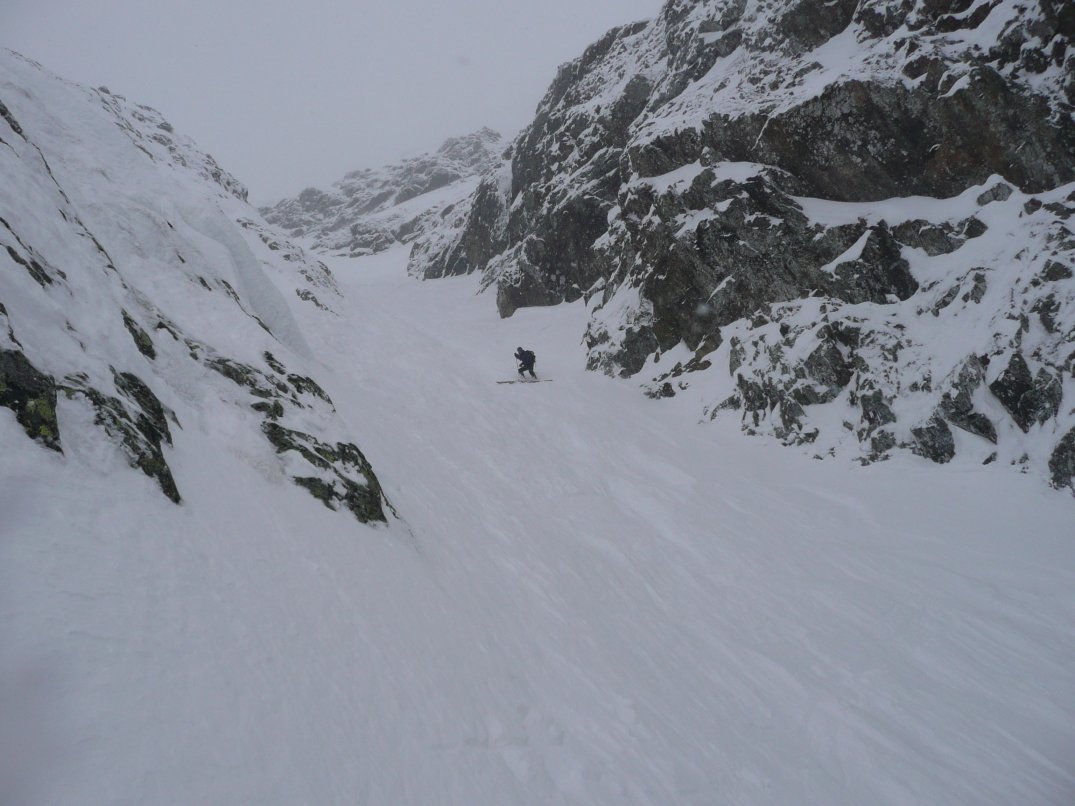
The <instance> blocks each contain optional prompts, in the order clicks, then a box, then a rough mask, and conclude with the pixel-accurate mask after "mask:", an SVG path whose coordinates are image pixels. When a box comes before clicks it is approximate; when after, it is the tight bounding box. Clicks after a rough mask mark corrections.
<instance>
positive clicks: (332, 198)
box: [261, 128, 503, 255]
mask: <svg viewBox="0 0 1075 806" xmlns="http://www.w3.org/2000/svg"><path fill="white" fill-rule="evenodd" d="M502 151H503V143H502V140H501V136H500V134H499V133H498V132H496V131H494V130H492V129H490V128H482V129H479V130H477V131H475V132H471V133H470V134H466V135H462V136H460V137H450V138H448V139H447V140H445V141H444V142H443V143H442V144H441V145H440V147H439V148H437V150H436V151H434V152H431V153H424V154H419V155H417V156H413V157H406V158H404V159H402V160H400V161H399V162H397V163H394V164H392V165H387V166H384V167H382V168H377V169H373V168H361V169H358V170H354V171H350V172H348V173H347V174H345V175H344V176H343V177H342V178H341V179H339V180H337V181H336V182H334V183H333V185H332V189H330V190H327V191H325V190H320V189H318V188H307V189H306V190H304V191H302V192H301V193H300V194H298V196H296V197H294V198H289V199H283V200H282V201H280V202H277V203H276V204H275V205H273V206H271V207H263V208H261V213H262V215H264V216H265V219H266V220H267V221H269V222H270V223H273V224H275V225H277V226H279V227H281V228H282V229H284V230H286V231H287V232H289V233H290V234H291V235H292V236H293V237H306V238H310V239H312V240H313V246H314V248H316V249H321V250H325V251H329V252H337V253H344V254H350V255H362V254H371V253H375V252H380V251H383V250H385V249H388V248H389V247H391V246H393V245H396V244H399V243H409V242H410V241H412V240H413V239H414V238H416V237H417V236H418V235H419V234H420V233H421V232H423V231H424V230H425V229H426V228H427V226H428V225H429V224H430V223H431V222H432V221H434V220H435V218H436V216H437V214H438V213H439V212H440V211H442V210H444V209H445V208H446V207H450V206H451V205H453V204H455V203H456V202H458V201H459V200H460V199H461V198H464V197H466V196H467V195H468V194H469V193H470V191H471V190H473V188H474V184H475V183H476V180H477V177H479V176H480V175H482V174H483V173H485V172H486V171H487V170H489V169H490V168H491V167H492V166H493V165H495V164H497V162H498V161H499V159H500V156H501V152H502Z"/></svg>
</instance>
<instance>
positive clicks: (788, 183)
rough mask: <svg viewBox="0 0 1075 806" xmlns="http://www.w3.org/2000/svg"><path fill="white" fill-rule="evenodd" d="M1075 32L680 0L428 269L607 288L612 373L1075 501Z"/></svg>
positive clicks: (528, 132)
mask: <svg viewBox="0 0 1075 806" xmlns="http://www.w3.org/2000/svg"><path fill="white" fill-rule="evenodd" d="M819 20H820V21H821V23H819V24H815V23H817V21H819ZM1073 38H1075V12H1073V11H1072V7H1071V5H1070V4H1064V3H1060V2H1056V1H1055V0H1041V1H1040V2H1037V3H1031V4H1022V3H1017V2H1014V1H1009V0H1003V1H1002V0H996V1H993V0H990V1H989V2H986V0H951V1H949V0H914V1H913V2H912V0H869V1H868V2H853V1H852V0H841V2H836V3H820V2H815V0H801V1H800V2H790V1H789V0H759V2H755V3H747V2H745V1H744V0H709V1H708V2H703V3H688V2H680V1H679V0H670V2H667V3H665V5H664V7H663V8H662V11H661V13H660V14H659V15H658V17H657V18H656V19H654V20H652V21H650V22H644V23H637V24H633V25H628V26H622V27H619V28H615V29H613V30H612V31H610V32H609V33H608V34H607V35H606V36H605V37H603V38H602V39H600V40H599V41H598V42H596V43H594V44H593V45H592V46H590V48H588V49H587V51H586V52H585V53H584V54H583V55H582V56H580V57H579V58H578V59H577V60H575V61H573V62H570V63H568V64H566V65H564V66H562V67H561V68H560V70H559V72H558V74H557V76H556V78H555V79H554V81H553V82H552V84H551V85H550V87H549V90H548V92H547V93H546V95H545V97H544V98H543V100H542V101H541V103H540V104H539V107H538V111H537V114H536V116H535V119H534V121H533V122H532V123H531V124H530V125H529V126H528V127H527V128H526V129H524V130H523V132H522V133H521V134H520V135H519V136H518V137H517V138H516V139H515V141H514V142H513V144H512V146H511V149H510V152H509V153H508V154H507V155H506V158H505V160H504V161H503V162H502V163H501V165H500V166H499V168H497V169H496V170H495V171H493V172H491V173H490V174H487V175H486V177H485V178H484V179H483V180H482V182H481V184H480V185H479V187H478V188H477V189H476V191H475V192H474V194H473V195H472V196H471V197H470V198H469V199H468V200H466V201H464V202H462V203H460V204H458V205H457V206H456V207H455V208H454V210H453V212H452V214H451V216H448V217H445V219H444V220H443V222H442V224H441V226H440V227H438V228H436V229H434V230H432V231H431V232H429V233H427V234H425V235H423V236H422V237H420V238H419V239H418V240H417V241H416V242H415V244H414V246H413V250H412V259H411V269H410V270H411V271H412V273H414V274H416V275H418V276H421V277H426V278H434V277H442V276H446V275H455V274H464V273H469V272H473V271H479V272H481V273H482V275H483V284H484V286H485V287H488V288H495V291H496V302H497V306H498V309H499V310H500V313H501V315H502V316H510V315H512V314H513V313H514V312H515V311H516V310H517V309H519V308H520V307H526V306H534V305H549V304H558V303H560V302H571V301H573V300H577V299H579V298H585V300H586V302H587V304H588V305H589V307H590V309H591V321H590V324H589V326H588V328H587V331H586V333H585V334H584V339H585V344H586V348H587V352H588V358H587V361H588V365H589V366H590V367H591V368H592V369H595V370H598V371H604V372H606V373H609V374H614V375H620V376H624V377H633V376H636V375H638V376H641V377H645V378H646V386H647V389H648V392H649V393H650V394H652V395H654V396H656V397H671V396H675V395H688V396H690V397H691V398H692V399H694V400H695V401H696V405H697V406H698V410H699V414H700V416H702V417H705V418H709V417H713V416H717V417H727V416H736V415H735V414H734V413H736V412H737V413H738V416H739V417H740V418H741V421H742V428H743V430H744V431H746V432H749V433H762V434H768V435H771V436H774V437H776V438H777V439H779V440H781V441H783V442H786V443H788V444H793V445H799V446H802V447H803V449H804V450H809V451H812V452H814V453H815V454H816V455H818V456H827V455H830V454H831V453H833V452H842V453H847V454H849V455H850V456H852V457H854V458H856V459H857V460H859V461H863V462H873V461H877V460H881V459H884V458H886V457H888V456H890V455H891V452H892V451H893V450H895V449H897V448H906V449H910V450H912V451H915V452H917V453H920V454H921V455H923V456H926V457H928V458H931V459H933V460H934V461H938V462H946V461H948V460H949V459H950V458H951V457H952V456H953V455H954V452H955V450H957V444H956V443H957V442H958V443H960V444H959V446H958V448H959V449H960V450H970V451H972V452H980V453H981V454H982V455H981V459H982V461H1004V462H1010V463H1011V464H1013V465H1014V466H1016V467H1018V468H1023V469H1026V468H1033V469H1034V471H1035V472H1038V473H1041V474H1042V475H1043V476H1045V477H1046V478H1047V479H1048V480H1049V482H1050V483H1052V484H1053V485H1054V486H1068V485H1071V484H1072V483H1073V482H1072V478H1073V473H1072V472H1071V471H1072V470H1073V469H1075V457H1073V456H1072V454H1071V448H1070V446H1071V444H1072V443H1073V442H1075V414H1073V412H1072V411H1071V407H1070V403H1069V401H1071V400H1072V399H1075V384H1073V383H1072V380H1073V378H1075V375H1073V373H1075V358H1073V356H1075V335H1073V332H1075V331H1073V330H1072V324H1073V323H1075V286H1073V284H1072V282H1071V280H1070V277H1069V274H1070V273H1071V266H1072V265H1075V238H1073V236H1072V233H1071V230H1070V229H1069V227H1068V224H1067V221H1068V218H1069V217H1070V216H1071V215H1072V212H1073V210H1075V185H1072V184H1071V182H1072V180H1073V179H1075V123H1073V118H1072V108H1073V102H1075V68H1073V65H1075V55H1073V52H1072V49H1071V48H1070V47H1069V43H1071V42H1072V41H1073ZM939 199H948V202H947V204H941V203H937V200H939ZM987 219H988V222H989V223H988V224H987V223H986V220H987ZM1012 243H1021V246H1020V248H1016V249H1008V248H1007V245H1009V244H1012ZM987 290H988V293H987ZM1006 295H1007V296H1006ZM814 300H817V301H814ZM1043 316H1044V318H1043ZM789 317H792V319H789ZM894 317H895V318H896V319H898V321H899V327H898V328H894V327H893V326H892V324H891V321H892V319H893V318H894ZM938 321H939V323H941V324H942V325H943V326H944V327H942V328H941V329H940V331H938V328H937V327H935V324H937V322H938ZM1012 322H1015V323H1017V326H1011V323H1012ZM766 328H768V329H771V331H772V332H771V333H770V332H768V330H766ZM946 328H947V329H946ZM987 330H988V331H989V332H986V331H987ZM949 336H953V337H954V338H953V339H952V341H954V342H955V343H958V344H960V345H961V350H962V352H961V353H960V354H958V355H956V354H949V351H948V350H947V349H945V347H944V342H945V341H946V340H947V339H949ZM668 354H674V355H675V356H676V358H675V359H673V360H672V363H673V364H675V366H673V367H671V368H669V369H665V368H664V367H657V366H656V364H657V362H658V361H662V357H663V356H665V355H668ZM901 354H902V355H903V356H904V358H903V359H901V358H900V355H901ZM912 355H914V356H916V357H915V358H914V359H913V360H908V359H910V356H912ZM1013 362H1014V363H1013ZM662 363H663V361H662ZM1024 364H1025V365H1026V371H1025V372H1024V371H1023V365H1024ZM979 368H980V371H979ZM1027 376H1030V377H1031V380H1030V381H1027ZM961 379H962V380H961ZM1016 379H1017V380H1016ZM1012 384H1014V386H1012ZM979 388H981V389H983V390H985V391H984V392H983V393H982V394H984V395H985V397H978V392H977V391H976V390H978V389H979ZM970 398H975V399H974V401H973V403H972V402H971V401H970ZM864 401H865V402H864ZM955 401H959V402H958V403H957V402H955ZM1016 401H1022V402H1016ZM986 412H988V413H986ZM972 415H973V416H972ZM982 418H984V420H988V421H989V426H988V427H986V426H985V425H984V421H983V419H982ZM974 423H976V425H975V424H974ZM953 426H954V427H955V429H956V431H957V432H959V431H962V432H966V433H968V434H970V435H972V437H973V439H971V440H970V441H969V442H967V441H966V440H964V439H962V437H958V436H957V434H956V433H954V432H953V430H952V427H953ZM1028 435H1029V436H1028ZM976 440H981V441H980V442H978V441H976ZM994 443H996V444H994Z"/></svg>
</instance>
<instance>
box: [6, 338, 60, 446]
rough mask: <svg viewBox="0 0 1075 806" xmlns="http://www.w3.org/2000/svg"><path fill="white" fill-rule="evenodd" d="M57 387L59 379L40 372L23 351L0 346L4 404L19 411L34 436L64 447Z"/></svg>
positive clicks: (47, 444) (39, 440) (22, 421)
mask: <svg viewBox="0 0 1075 806" xmlns="http://www.w3.org/2000/svg"><path fill="white" fill-rule="evenodd" d="M56 388H57V387H56V382H55V381H54V380H53V379H52V378H51V377H50V376H48V375H45V374H44V373H42V372H39V371H38V370H37V369H36V368H35V367H34V365H33V364H31V363H30V361H29V360H28V359H27V358H26V356H25V355H23V354H22V353H21V352H19V351H18V350H4V349H0V406H6V407H7V408H9V409H11V410H12V411H14V412H15V419H16V420H17V421H18V423H19V425H21V426H22V428H23V430H24V431H25V432H26V435H27V436H28V437H30V439H33V440H37V441H38V442H40V443H41V444H42V445H44V446H46V447H48V448H51V449H52V450H54V451H60V450H61V448H60V430H59V427H58V425H57V423H56Z"/></svg>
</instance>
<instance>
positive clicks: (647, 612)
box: [0, 251, 1075, 804]
mask: <svg viewBox="0 0 1075 806" xmlns="http://www.w3.org/2000/svg"><path fill="white" fill-rule="evenodd" d="M405 263H406V255H405V253H404V252H400V251H393V252H389V253H386V254H383V255H378V256H376V257H372V258H365V259H362V260H357V261H351V260H346V259H337V260H335V261H334V262H333V263H332V268H333V270H334V272H335V273H336V275H337V278H338V279H339V281H340V283H341V286H342V287H343V288H344V290H345V291H346V293H347V301H346V303H345V306H346V310H345V311H344V316H343V317H341V318H339V319H337V318H336V317H325V316H320V315H316V314H317V312H316V311H312V309H311V310H305V309H301V310H300V307H299V306H298V305H297V304H294V303H292V302H291V300H290V297H288V304H289V305H291V307H292V309H293V311H292V312H293V314H294V316H295V317H296V319H297V320H298V323H299V326H300V327H301V330H302V332H303V333H304V334H305V338H306V341H307V343H309V344H310V345H311V348H312V352H313V354H314V356H315V357H316V358H317V359H318V360H319V361H320V362H321V363H322V364H323V367H324V370H323V371H322V372H321V374H320V376H319V380H323V381H324V385H325V387H326V389H327V391H328V392H329V393H330V394H331V396H332V398H333V400H334V401H335V404H336V408H337V410H338V411H339V412H340V414H341V416H342V417H343V418H344V419H345V420H346V421H347V422H348V425H349V426H350V430H351V431H352V433H354V434H355V435H356V438H357V440H358V442H359V444H360V445H361V447H362V449H363V451H364V452H365V453H366V455H367V457H368V458H369V459H370V461H371V462H372V464H373V466H374V468H375V469H376V472H377V474H378V476H379V478H380V480H381V482H382V484H383V485H384V488H385V492H386V494H387V495H388V497H389V499H390V500H391V502H392V503H393V505H394V506H395V507H396V508H397V510H398V511H399V512H400V514H401V515H402V517H403V522H402V523H401V522H396V523H393V524H392V525H391V526H389V527H387V528H384V527H380V528H368V527H363V526H360V525H358V524H356V523H355V522H354V521H353V519H351V518H350V516H349V515H347V514H346V513H333V512H330V511H328V510H327V509H324V508H323V507H321V506H320V504H318V503H317V502H315V501H312V499H310V498H309V496H307V495H306V493H305V492H303V491H301V490H299V489H297V488H295V487H293V486H292V485H290V484H288V483H286V481H285V480H283V479H281V478H279V477H277V476H275V475H274V474H273V471H272V470H270V469H267V468H257V467H255V468H254V469H255V470H257V471H259V472H254V473H252V472H251V466H250V459H249V457H247V456H245V455H243V453H242V451H237V450H232V451H230V452H225V453H223V454H221V452H220V451H217V450H215V448H214V445H215V442H214V439H213V437H214V433H218V434H219V433H227V434H228V436H229V439H230V440H232V441H234V440H236V439H237V437H236V433H235V432H236V430H237V429H238V428H239V426H238V424H236V423H232V422H230V421H227V420H224V421H222V422H219V423H218V422H214V421H213V419H212V418H211V417H207V418H206V422H204V423H201V424H199V427H197V428H196V427H190V428H188V429H186V430H185V431H183V432H182V433H181V436H180V437H179V438H177V441H176V448H175V450H174V451H172V453H171V454H170V455H169V460H170V462H171V463H172V465H173V468H174V470H175V474H176V478H177V483H178V484H179V487H180V488H181V489H182V490H183V493H184V500H185V503H184V505H183V506H182V507H180V508H176V507H173V506H172V505H171V504H169V503H168V502H167V501H164V500H163V497H162V496H160V494H159V491H157V490H156V489H155V488H154V486H153V483H152V482H151V481H150V480H148V479H145V478H143V477H141V475H140V474H136V473H134V472H126V471H124V472H121V473H116V474H112V475H109V476H107V477H104V476H101V477H98V476H87V474H85V473H84V472H79V469H78V468H77V467H75V466H73V465H71V464H70V463H68V462H67V461H66V460H65V459H64V458H63V457H59V456H54V455H52V454H48V455H44V456H43V454H46V453H48V452H46V451H43V450H42V449H41V448H39V447H38V446H36V445H34V444H32V443H30V442H29V441H28V440H26V439H25V438H24V437H22V436H21V434H20V432H19V430H18V427H17V426H16V424H15V422H14V418H13V417H12V416H10V412H8V411H7V410H6V409H0V443H2V444H3V445H5V446H12V450H11V451H9V452H8V454H7V455H6V456H5V462H4V465H3V467H2V468H0V471H2V472H0V482H2V483H0V512H2V513H3V520H2V521H0V534H2V535H3V539H2V540H0V641H2V645H3V646H4V647H5V649H6V653H5V654H6V658H5V659H4V661H3V662H2V663H0V714H7V715H8V716H7V718H6V719H4V720H0V759H4V760H2V761H0V781H5V780H6V781H8V782H10V783H9V784H8V786H7V791H8V793H14V794H15V800H13V801H12V802H31V801H33V802H49V803H176V804H179V803H238V802H251V803H253V802H257V803H282V804H283V803H288V804H295V803H310V804H315V803H316V804H324V803H369V804H431V803H446V804H505V803H512V804H526V803H533V804H549V803H580V804H582V803H585V804H591V803H609V804H623V803H652V804H668V803H684V804H712V803H743V804H788V803H826V804H860V803H893V804H897V803H898V804H904V803H906V804H911V803H945V804H956V803H966V804H979V803H990V804H1027V803H1056V804H1060V803H1069V802H1071V799H1072V797H1073V795H1075V763H1073V759H1075V640H1073V630H1072V625H1073V624H1075V539H1073V538H1075V535H1073V534H1072V529H1071V524H1072V523H1073V522H1075V501H1073V500H1072V498H1071V497H1070V496H1068V495H1065V494H1063V493H1057V492H1053V491H1049V490H1047V489H1044V488H1043V487H1042V485H1041V483H1040V480H1038V479H1033V478H1029V477H1023V476H1019V475H1017V474H1015V473H1013V472H1012V471H1010V470H1006V469H1003V468H996V467H980V466H978V465H973V464H969V463H960V462H959V461H958V460H957V461H956V462H955V463H953V464H952V465H950V466H945V467H941V468H938V467H936V466H934V465H932V464H929V463H927V462H926V461H925V460H921V459H918V458H917V457H914V456H911V455H906V456H897V457H896V458H894V459H893V460H891V461H889V462H886V463H883V464H881V465H876V466H873V467H870V468H866V469H859V468H850V467H848V466H846V465H845V464H843V463H841V462H840V461H836V460H832V461H826V462H816V461H813V460H810V459H808V458H806V457H804V456H801V455H800V454H798V453H796V452H794V451H791V450H787V449H784V448H781V447H779V446H777V445H771V444H767V443H766V442H765V441H764V440H762V439H748V438H745V437H743V436H742V435H740V434H739V433H738V430H737V428H736V424H735V423H731V424H723V423H720V422H716V423H706V424H704V425H703V424H699V423H697V422H696V421H695V416H696V413H695V411H694V410H693V409H692V408H691V407H690V405H689V404H688V405H686V406H684V405H679V401H678V400H677V399H672V400H667V401H654V400H649V399H647V398H645V397H643V396H642V395H641V394H640V393H639V391H638V389H637V387H636V385H635V384H634V383H632V382H625V381H616V380H612V379H608V378H605V377H602V376H598V375H595V374H593V373H587V372H585V371H584V369H583V361H584V354H583V350H582V349H581V348H580V346H579V344H578V336H579V334H581V333H582V331H583V323H584V321H585V317H586V312H585V311H584V310H583V308H582V307H581V306H579V305H571V306H567V305H563V306H558V307H556V308H550V309H524V310H521V311H519V312H517V313H516V314H515V315H514V316H513V317H512V318H511V319H508V320H503V321H501V320H499V319H498V318H497V315H496V309H495V305H494V304H493V302H492V300H491V299H490V298H489V297H488V296H487V295H484V296H481V295H476V291H477V278H474V277H467V278H455V279H445V280H437V281H431V282H425V283H421V282H417V281H415V280H413V279H410V278H407V277H406V276H405ZM274 304H275V297H274ZM307 307H309V306H307ZM518 345H522V346H525V347H528V348H530V349H533V350H535V352H536V353H537V357H538V360H537V372H538V374H539V377H547V378H555V379H556V382H555V383H552V384H510V385H498V384H496V383H495V381H497V380H510V379H512V378H513V376H514V375H515V365H514V362H513V359H512V353H513V352H514V350H515V348H516V346H518ZM61 415H62V412H61ZM61 425H62V423H61ZM85 433H86V434H88V435H90V436H88V437H87V439H93V438H94V437H93V434H94V433H95V432H94V430H93V429H89V430H87V431H86V432H85ZM250 439H251V440H252V441H254V440H257V439H259V436H258V435H257V434H253V435H251V437H250ZM82 451H83V453H84V454H92V453H93V451H97V452H100V453H107V451H108V447H107V445H106V444H103V443H102V444H101V445H98V446H96V447H95V446H92V445H88V446H83V447H82ZM207 457H212V458H211V459H210V458H207ZM102 461H103V460H102ZM0 801H4V802H7V800H6V799H5V798H4V797H3V795H2V793H0Z"/></svg>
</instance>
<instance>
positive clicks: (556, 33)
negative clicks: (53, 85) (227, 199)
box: [0, 0, 661, 203]
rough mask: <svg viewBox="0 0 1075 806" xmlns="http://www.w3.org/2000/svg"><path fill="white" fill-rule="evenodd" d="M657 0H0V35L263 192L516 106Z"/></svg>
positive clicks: (486, 122) (486, 120) (486, 121)
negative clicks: (150, 117)
mask: <svg viewBox="0 0 1075 806" xmlns="http://www.w3.org/2000/svg"><path fill="white" fill-rule="evenodd" d="M660 5H661V3H660V0H541V2H525V1H524V0H448V1H447V2H438V3H433V2H418V1H417V0H394V2H368V1H367V0H360V1H359V2H354V0H350V1H348V0H311V2H304V3H296V2H288V0H259V1H258V2H254V0H229V2H225V3H222V2H220V0H187V2H184V3H147V2H146V1H145V0H98V2H94V3H76V2H72V1H71V0H2V9H0V45H2V46H4V47H8V48H11V49H13V50H16V51H19V52H20V53H22V54H24V55H26V56H29V57H31V58H33V59H36V60H37V61H39V62H41V63H42V64H43V65H44V66H45V67H47V68H49V69H50V70H52V71H53V72H55V73H58V74H59V75H61V76H63V77H65V78H69V79H72V80H74V81H78V82H81V83H85V84H90V85H92V86H101V85H104V86H107V87H109V89H110V90H111V91H112V92H115V93H118V94H121V95H125V96H126V97H128V98H129V99H131V100H136V101H138V102H140V103H144V104H147V105H149V106H152V107H155V108H156V109H159V110H160V111H161V112H162V113H164V115H165V116H166V117H167V118H168V119H169V120H170V121H171V122H172V124H173V125H175V127H176V128H177V130H178V131H180V132H182V133H184V134H187V135H189V136H190V137H192V138H194V139H195V140H196V141H197V142H198V143H199V145H201V146H202V147H203V148H204V149H205V150H207V151H209V152H210V153H211V154H213V156H214V157H216V159H217V160H218V161H219V162H220V163H221V164H222V165H223V166H224V167H225V168H226V169H227V170H229V171H231V172H232V173H234V174H235V175H236V176H238V177H239V178H240V179H241V180H242V181H243V182H244V183H245V184H247V185H248V186H249V188H250V192H251V199H252V200H253V201H255V202H258V203H261V202H269V201H274V200H276V199H278V198H281V197H283V196H285V195H291V194H294V193H297V192H298V191H299V190H301V189H303V188H304V187H309V186H322V187H323V186H326V185H328V184H329V183H330V182H332V181H333V180H335V179H337V178H339V176H341V175H342V174H343V173H345V172H346V171H348V170H353V169H355V168H361V167H376V166H379V165H382V164H384V163H386V162H390V161H393V160H396V159H398V158H400V157H402V156H404V155H407V154H413V153H418V152H421V151H427V150H431V149H433V148H435V147H436V146H437V145H439V144H440V142H441V141H442V140H443V139H444V138H445V137H448V136H452V135H459V134H465V133H467V132H469V131H473V130H475V129H477V128H479V127H481V126H491V127H493V128H495V129H497V130H499V131H501V132H502V133H504V134H505V135H506V136H510V135H512V134H514V133H515V132H516V131H517V130H518V129H520V128H521V127H522V126H524V125H526V123H528V122H529V119H530V117H531V116H532V114H533V111H534V108H535V107H536V105H537V103H538V101H539V100H540V99H541V96H542V94H543V93H544V91H545V89H546V87H547V86H548V84H549V82H550V81H551V80H552V78H553V77H554V75H555V73H556V68H557V66H558V65H559V64H561V63H563V62H565V61H568V60H570V59H572V58H574V57H576V56H578V55H580V54H581V53H582V51H583V49H584V48H585V47H586V46H587V45H588V44H589V43H590V42H592V41H594V40H595V39H596V38H598V37H599V36H600V35H601V34H603V33H604V32H605V31H606V30H608V29H609V28H611V27H613V26H615V25H620V24H623V23H626V22H631V21H634V20H637V19H644V18H649V17H653V16H654V15H655V14H656V13H657V11H658V10H659V8H660Z"/></svg>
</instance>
